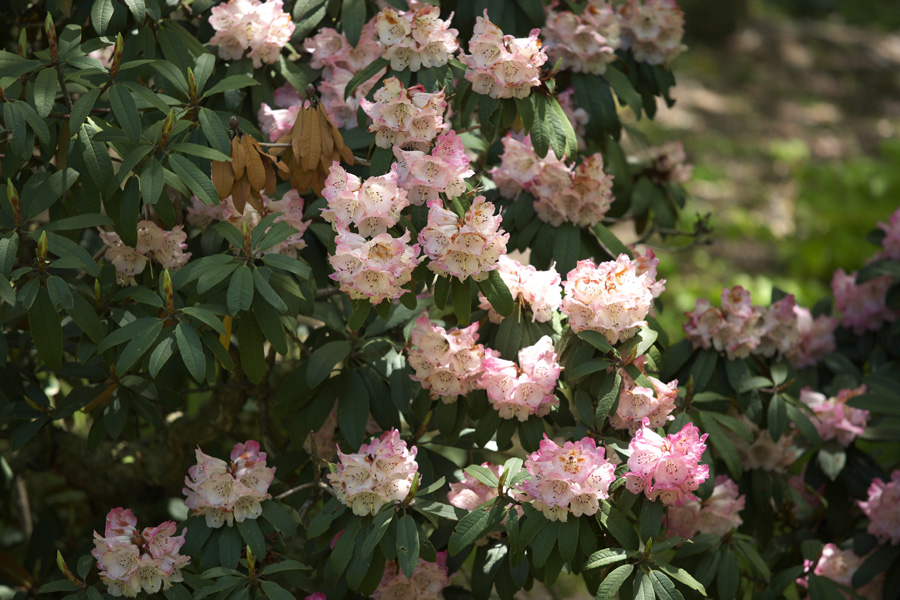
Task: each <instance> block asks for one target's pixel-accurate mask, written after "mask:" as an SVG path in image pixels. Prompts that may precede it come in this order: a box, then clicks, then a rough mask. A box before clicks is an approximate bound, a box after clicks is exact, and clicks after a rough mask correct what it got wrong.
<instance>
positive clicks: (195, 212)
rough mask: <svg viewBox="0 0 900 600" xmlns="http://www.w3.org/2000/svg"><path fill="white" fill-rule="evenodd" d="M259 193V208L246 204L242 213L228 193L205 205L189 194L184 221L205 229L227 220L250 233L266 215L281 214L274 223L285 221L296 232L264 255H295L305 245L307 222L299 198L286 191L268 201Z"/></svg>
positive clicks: (290, 191)
mask: <svg viewBox="0 0 900 600" xmlns="http://www.w3.org/2000/svg"><path fill="white" fill-rule="evenodd" d="M261 195H262V203H263V210H262V211H261V212H260V211H257V210H256V209H255V208H253V207H252V206H251V205H250V204H247V205H246V206H244V212H243V213H240V212H238V210H237V208H235V206H234V201H233V200H232V198H231V196H228V197H227V198H225V199H224V200H222V201H221V202H220V203H219V204H205V203H203V202H202V201H201V200H200V199H199V198H197V196H191V204H190V206H188V209H187V212H188V214H187V221H188V223H190V224H191V225H193V226H195V227H199V228H205V227H207V226H209V225H210V224H211V223H213V222H216V221H228V222H229V223H231V224H232V225H234V226H235V227H237V228H238V230H239V231H242V230H243V228H244V227H245V226H246V227H247V230H248V231H250V232H252V231H253V229H254V228H255V227H256V226H257V225H258V224H259V222H260V221H261V220H262V219H263V217H265V216H266V215H269V214H272V213H282V214H281V215H280V216H278V217H277V218H276V219H275V223H281V222H285V223H287V224H288V225H289V226H291V227H293V228H294V229H296V230H297V233H293V234H291V235H290V236H289V237H288V238H287V239H285V240H284V241H283V242H280V243H278V244H275V245H274V246H272V247H271V248H268V249H266V250H265V254H284V255H286V256H290V257H292V258H296V257H297V252H298V251H299V250H302V249H303V248H306V242H305V241H303V234H304V233H306V229H307V228H308V227H309V224H310V223H311V221H309V220H306V221H304V220H303V197H302V196H300V194H299V193H297V191H296V190H288V191H287V192H285V194H284V196H282V198H281V199H280V200H272V199H271V198H269V197H268V196H266V194H265V193H264V192H263V193H262V194H261ZM275 223H273V225H274V224H275ZM267 231H268V229H267Z"/></svg>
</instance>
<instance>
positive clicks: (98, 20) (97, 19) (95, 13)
mask: <svg viewBox="0 0 900 600" xmlns="http://www.w3.org/2000/svg"><path fill="white" fill-rule="evenodd" d="M112 16H113V1H112V0H94V4H93V6H91V25H93V26H94V31H96V32H97V34H98V35H104V34H105V33H106V28H107V27H108V26H109V20H110V19H111V18H112Z"/></svg>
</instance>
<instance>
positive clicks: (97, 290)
mask: <svg viewBox="0 0 900 600" xmlns="http://www.w3.org/2000/svg"><path fill="white" fill-rule="evenodd" d="M94 300H96V301H97V306H98V307H100V308H102V307H103V296H101V294H100V280H99V279H95V280H94Z"/></svg>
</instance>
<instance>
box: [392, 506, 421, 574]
mask: <svg viewBox="0 0 900 600" xmlns="http://www.w3.org/2000/svg"><path fill="white" fill-rule="evenodd" d="M397 562H398V563H399V565H400V570H401V571H403V574H404V575H406V577H407V579H412V576H413V573H414V572H415V570H416V564H418V562H419V530H418V529H417V528H416V522H415V521H414V520H413V518H412V517H411V516H409V515H404V516H403V518H402V519H400V522H399V523H398V524H397Z"/></svg>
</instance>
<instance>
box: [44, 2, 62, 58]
mask: <svg viewBox="0 0 900 600" xmlns="http://www.w3.org/2000/svg"><path fill="white" fill-rule="evenodd" d="M44 33H46V34H47V44H48V45H49V46H50V60H51V61H53V62H58V61H59V40H58V39H57V37H56V25H54V24H53V17H52V16H51V15H50V13H47V18H46V19H45V20H44Z"/></svg>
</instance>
